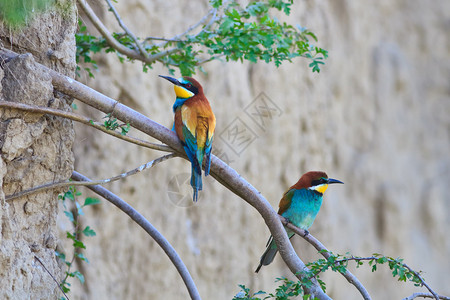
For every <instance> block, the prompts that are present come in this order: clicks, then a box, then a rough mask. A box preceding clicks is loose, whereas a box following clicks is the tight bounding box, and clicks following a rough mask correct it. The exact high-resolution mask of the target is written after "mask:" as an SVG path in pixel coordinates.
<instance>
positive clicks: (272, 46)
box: [76, 0, 328, 76]
mask: <svg viewBox="0 0 450 300" xmlns="http://www.w3.org/2000/svg"><path fill="white" fill-rule="evenodd" d="M292 3H293V0H259V1H253V2H251V3H250V4H248V5H247V6H245V7H242V6H241V5H240V4H238V2H237V1H226V2H222V1H220V0H211V2H210V4H211V6H212V7H213V8H214V9H215V10H216V11H215V13H214V16H213V17H211V18H212V19H211V20H212V21H209V22H208V23H207V24H204V25H203V27H202V29H201V30H200V31H199V32H197V33H195V34H190V33H186V34H182V35H181V37H179V38H174V39H163V40H164V42H162V43H154V41H153V40H152V38H147V39H142V38H137V39H138V41H139V42H142V41H144V42H143V43H142V45H143V48H144V49H145V51H146V52H147V53H146V54H147V55H148V56H150V57H154V56H155V55H157V56H159V57H158V59H155V60H151V61H148V60H147V61H146V60H145V59H142V62H143V71H144V72H147V71H148V70H149V69H150V68H152V65H153V64H154V63H156V61H159V62H161V63H163V64H164V65H165V66H166V67H167V68H168V70H169V73H171V74H174V72H175V69H179V70H180V72H181V74H182V75H183V76H189V75H192V74H195V72H196V70H200V71H203V69H202V65H203V64H204V63H206V62H209V61H212V60H216V59H221V58H224V59H225V60H226V61H240V62H243V61H250V62H254V63H256V62H258V61H264V62H266V63H270V62H273V63H274V64H275V65H276V66H277V67H278V66H280V65H281V64H282V63H283V62H285V61H289V62H292V60H293V59H294V58H297V57H303V58H306V59H308V60H309V61H310V64H309V67H311V68H312V71H313V72H320V67H321V65H323V64H324V62H323V61H324V60H325V59H326V58H327V57H328V52H327V51H326V50H324V49H322V48H320V47H317V46H315V45H314V44H313V43H314V42H317V37H316V36H315V34H314V33H313V32H311V31H309V30H307V29H306V28H303V27H300V26H298V25H297V26H292V25H290V24H287V23H286V22H281V21H279V20H278V19H277V18H276V17H274V16H272V12H274V11H275V12H276V11H280V12H282V13H283V14H285V15H289V14H290V11H291V6H292ZM197 31H198V30H197ZM113 37H114V38H115V39H116V40H117V41H118V42H119V43H120V44H122V45H123V46H125V47H127V48H129V49H132V50H134V51H138V48H137V46H136V44H135V42H134V40H133V39H132V38H131V37H130V36H128V35H127V34H124V33H113ZM76 42H77V62H80V61H82V62H84V63H85V65H86V64H87V65H92V66H93V67H94V68H97V64H96V62H95V60H93V59H92V57H91V53H98V52H100V51H101V50H104V51H105V52H107V53H108V52H115V53H116V54H117V55H118V57H119V60H120V61H121V62H124V61H125V60H129V61H133V59H132V58H126V57H124V56H123V55H122V54H120V53H119V52H117V51H116V50H115V49H113V48H111V47H110V46H109V45H108V44H107V43H106V41H105V39H103V38H97V37H94V36H92V35H89V34H87V33H86V27H85V26H83V25H80V30H79V33H77V35H76ZM174 49H175V51H173V50H174ZM85 69H86V71H87V72H88V73H89V76H92V72H91V69H90V68H85Z"/></svg>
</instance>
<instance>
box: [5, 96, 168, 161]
mask: <svg viewBox="0 0 450 300" xmlns="http://www.w3.org/2000/svg"><path fill="white" fill-rule="evenodd" d="M0 107H7V108H11V109H18V110H23V111H29V112H34V113H43V114H48V115H53V116H58V117H63V118H67V119H70V120H73V121H76V122H80V123H82V124H84V125H88V126H91V127H94V128H95V129H98V130H100V131H103V132H104V133H107V134H109V135H112V136H114V137H116V138H119V139H121V140H124V141H127V142H130V143H133V144H136V145H138V146H142V147H146V148H150V149H154V150H159V151H165V152H172V151H173V150H172V149H171V148H170V147H169V146H166V145H163V144H156V143H150V142H147V141H144V140H141V139H137V138H134V137H131V136H129V135H122V134H120V133H119V132H117V131H114V130H109V129H106V128H105V126H103V124H99V123H97V122H93V121H92V120H91V119H89V118H86V117H85V116H81V115H78V114H75V113H73V112H70V111H63V110H59V109H54V108H48V107H41V106H34V105H27V104H23V103H17V102H11V101H4V100H0Z"/></svg>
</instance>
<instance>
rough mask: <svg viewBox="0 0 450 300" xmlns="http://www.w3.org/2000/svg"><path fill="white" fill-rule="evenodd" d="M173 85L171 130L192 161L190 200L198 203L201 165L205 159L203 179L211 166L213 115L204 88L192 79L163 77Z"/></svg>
mask: <svg viewBox="0 0 450 300" xmlns="http://www.w3.org/2000/svg"><path fill="white" fill-rule="evenodd" d="M159 76H160V77H162V78H165V79H167V80H169V81H170V82H172V83H173V84H174V90H175V95H176V100H175V104H174V105H173V112H174V114H175V122H174V125H173V127H174V130H175V132H176V133H177V135H178V138H179V139H180V140H181V142H182V144H183V146H184V151H186V154H187V156H188V158H189V160H190V161H191V165H192V170H191V186H192V188H193V189H194V195H193V200H194V202H197V200H198V191H201V190H202V164H203V159H204V158H205V176H208V174H209V170H210V167H211V147H212V141H213V136H214V129H215V128H216V117H215V116H214V114H213V112H212V110H211V106H210V105H209V102H208V99H206V97H205V95H204V94H203V88H202V86H201V85H200V83H198V81H197V80H195V79H194V78H192V77H186V76H185V77H182V78H180V79H175V78H172V77H169V76H162V75H159Z"/></svg>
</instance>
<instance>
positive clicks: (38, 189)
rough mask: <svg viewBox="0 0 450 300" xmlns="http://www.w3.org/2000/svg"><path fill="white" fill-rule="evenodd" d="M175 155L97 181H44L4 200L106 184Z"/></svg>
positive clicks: (171, 154) (165, 156) (168, 155)
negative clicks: (57, 189) (62, 188)
mask: <svg viewBox="0 0 450 300" xmlns="http://www.w3.org/2000/svg"><path fill="white" fill-rule="evenodd" d="M175 156H176V154H174V153H170V154H167V155H164V156H161V157H159V158H157V159H155V160H152V161H150V162H148V163H146V164H143V165H141V166H139V167H137V168H135V169H133V170H131V171H128V172H125V173H122V174H119V175H117V176H114V177H111V178H107V179H102V180H97V181H88V182H73V181H70V180H64V181H60V182H52V183H46V184H43V185H40V186H36V187H34V188H31V189H27V190H24V191H21V192H18V193H15V194H12V195H8V196H6V197H5V200H6V201H12V200H14V199H16V198H19V197H24V196H28V195H30V194H34V193H37V192H42V191H46V190H49V189H56V188H61V187H66V186H79V185H82V186H89V185H99V184H107V183H110V182H113V181H117V180H119V179H124V178H126V177H128V176H131V175H134V174H137V173H139V172H142V171H144V170H146V169H149V168H151V167H154V166H156V165H157V164H159V163H161V162H163V161H165V160H168V159H170V158H172V157H175Z"/></svg>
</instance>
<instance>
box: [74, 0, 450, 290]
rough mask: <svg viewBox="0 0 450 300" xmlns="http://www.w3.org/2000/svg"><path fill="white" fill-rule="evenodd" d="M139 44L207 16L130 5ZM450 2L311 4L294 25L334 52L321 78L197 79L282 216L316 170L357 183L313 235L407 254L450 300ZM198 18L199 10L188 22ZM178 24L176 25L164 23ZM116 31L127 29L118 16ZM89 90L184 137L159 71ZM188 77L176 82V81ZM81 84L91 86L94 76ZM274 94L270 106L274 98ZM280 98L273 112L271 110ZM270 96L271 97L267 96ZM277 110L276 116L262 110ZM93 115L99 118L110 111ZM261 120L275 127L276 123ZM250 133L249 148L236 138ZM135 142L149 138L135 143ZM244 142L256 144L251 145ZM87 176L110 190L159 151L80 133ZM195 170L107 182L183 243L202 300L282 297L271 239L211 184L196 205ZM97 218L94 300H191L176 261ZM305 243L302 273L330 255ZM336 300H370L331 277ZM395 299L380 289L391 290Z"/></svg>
mask: <svg viewBox="0 0 450 300" xmlns="http://www.w3.org/2000/svg"><path fill="white" fill-rule="evenodd" d="M117 8H118V9H119V12H120V14H121V17H122V19H123V20H124V21H125V22H126V24H127V25H128V27H129V28H130V29H131V30H133V31H134V33H135V34H137V35H138V36H165V37H171V36H174V35H176V34H178V33H180V32H182V31H183V28H187V27H188V26H189V25H191V24H194V23H195V22H196V21H197V20H199V19H200V18H201V17H202V16H203V14H204V13H206V12H207V10H208V7H207V4H206V2H204V3H203V4H199V3H195V4H194V2H183V1H178V2H176V4H174V3H170V4H169V3H168V2H167V3H166V2H148V1H147V2H145V1H137V0H136V1H127V2H126V3H125V2H119V3H118V4H117ZM449 11H450V2H448V1H444V0H441V1H436V2H434V3H433V5H430V4H429V3H427V2H426V1H378V2H376V3H373V2H370V1H344V0H341V1H298V2H296V3H295V5H294V7H293V9H292V13H291V16H289V17H288V18H286V21H288V22H290V23H293V24H300V25H302V26H306V27H308V29H310V30H312V31H313V32H315V33H316V34H317V36H318V38H319V44H320V45H321V46H323V47H324V48H326V49H327V50H329V51H330V58H329V59H328V60H327V62H326V65H325V67H324V68H323V70H322V72H321V73H320V74H312V73H311V71H310V69H309V68H308V67H307V64H308V62H307V61H306V60H303V59H296V60H295V61H294V63H292V64H289V63H285V64H283V65H282V66H281V67H279V68H275V67H274V66H272V65H266V64H263V63H260V64H256V65H254V64H247V63H246V64H243V65H242V64H239V63H222V62H213V63H209V64H207V65H205V69H206V71H207V75H205V74H199V75H197V76H196V77H197V78H198V80H199V81H200V82H201V83H202V84H203V86H204V88H205V92H206V95H207V97H208V99H209V100H210V101H211V103H212V107H213V110H214V112H215V113H216V116H217V128H216V137H215V141H214V152H215V153H216V154H219V156H220V157H222V158H223V159H224V160H227V161H228V162H229V163H230V164H231V166H232V167H233V168H235V169H236V170H237V171H238V172H240V174H242V176H244V177H245V178H247V179H248V180H249V181H250V182H251V183H252V184H254V185H255V187H256V188H258V189H259V190H260V191H261V192H262V193H263V195H265V197H266V198H267V199H269V201H270V202H271V203H272V204H273V206H274V207H276V206H277V205H278V201H279V199H280V197H281V195H282V193H283V192H284V191H285V190H286V188H288V187H289V186H290V185H292V184H293V183H295V181H296V180H297V179H298V178H299V176H300V175H301V174H302V173H304V172H306V171H308V170H324V171H326V172H327V173H328V174H329V175H330V176H331V177H333V178H337V179H340V180H342V181H344V182H345V185H342V186H332V187H330V188H329V190H328V191H327V194H326V199H325V201H324V205H323V208H322V210H321V211H320V213H319V215H318V218H317V220H316V222H315V224H314V225H313V227H312V228H311V233H312V234H313V235H315V236H316V237H317V238H319V239H320V240H321V241H322V242H323V243H324V244H325V245H327V246H328V247H329V249H331V250H332V251H334V252H336V253H341V254H344V253H346V252H347V251H349V252H351V253H352V254H354V255H361V256H365V255H371V254H372V253H374V252H378V253H383V254H386V255H389V256H393V257H402V258H404V259H405V262H407V263H409V265H410V266H411V267H413V268H414V269H417V270H423V271H424V276H425V278H426V279H427V281H428V282H429V284H430V285H431V286H432V287H434V288H435V289H436V291H437V292H440V293H443V294H447V295H449V294H450V289H449V285H448V276H446V275H448V268H449V266H448V257H447V256H448V253H449V251H450V240H449V239H448V232H447V228H449V225H450V223H449V222H450V219H449V218H448V215H449V213H450V210H449V209H450V207H449V205H450V197H449V194H448V187H447V186H448V183H449V182H450V156H449V149H450V136H449V132H450V117H449V116H450V85H449V81H448V79H449V78H450V62H449V60H448V57H449V54H450V53H449V49H450V44H449V43H450V40H449V38H448V31H449V15H448V12H449ZM185 12H189V14H186V13H185ZM169 15H170V20H168V19H167V16H169ZM104 19H105V24H106V25H107V26H109V28H116V30H119V29H118V28H117V24H116V23H115V20H114V18H113V17H112V16H111V15H109V14H107V13H106V12H105V14H104ZM99 63H100V71H99V72H98V73H96V75H95V76H96V78H95V79H94V80H89V85H91V86H92V87H93V88H95V89H98V90H99V91H101V92H103V93H106V94H107V95H109V96H111V97H113V98H115V99H119V100H120V101H121V102H122V103H124V104H126V105H129V106H131V107H133V108H134V109H136V110H139V111H140V112H142V113H144V114H146V115H148V116H149V117H151V118H152V119H154V120H155V121H157V122H159V123H161V124H164V125H165V126H167V127H171V126H172V124H171V122H172V118H173V116H172V111H171V107H172V103H173V101H174V95H173V89H172V87H171V85H170V84H169V83H168V82H166V81H165V80H162V79H160V78H158V77H157V75H158V74H167V70H165V69H163V68H162V67H158V66H157V67H155V69H153V70H151V71H150V72H149V73H148V74H144V73H142V70H141V66H140V64H139V63H135V64H119V63H118V61H117V58H116V57H115V56H114V55H109V56H107V57H104V58H101V59H99ZM178 75H179V74H178ZM83 80H84V79H83ZM261 93H264V94H265V96H264V94H261ZM264 97H267V98H268V99H270V100H271V102H268V101H266V102H264V100H262V99H266V98H264ZM266 100H267V99H266ZM264 103H266V104H268V105H269V108H271V109H273V110H270V111H271V112H273V114H271V115H269V114H267V111H266V114H265V117H263V119H260V118H259V117H258V116H255V115H254V114H252V113H255V112H256V109H258V108H260V111H263V112H264V108H261V106H262V107H264V105H263V104H264ZM91 116H93V117H95V118H96V119H97V120H100V118H101V117H102V115H101V114H94V113H92V114H91ZM263 122H264V123H263ZM239 128H240V129H242V128H247V130H248V136H247V138H249V139H248V140H249V141H250V142H248V143H244V144H242V143H240V142H239V141H237V140H236V139H234V138H233V137H235V138H236V136H233V130H234V129H239ZM131 134H132V135H134V134H136V133H134V132H131ZM244 140H246V139H244ZM75 153H76V157H79V158H83V159H82V160H81V159H79V160H78V161H77V163H76V169H77V170H79V171H80V172H82V173H84V174H85V175H87V176H89V177H91V178H94V179H100V178H108V177H110V176H113V175H114V174H118V173H120V172H123V171H124V170H128V169H132V168H134V167H137V166H139V165H140V164H143V163H145V162H147V161H149V160H151V159H154V158H156V157H157V156H159V155H160V153H156V152H155V151H149V150H145V149H139V148H137V147H136V146H133V145H127V144H125V143H123V142H121V141H117V140H115V139H114V138H111V137H107V136H105V135H103V134H101V133H99V132H94V131H92V130H91V129H85V128H79V130H78V129H77V142H76V146H75ZM189 172H190V166H189V164H188V163H187V162H186V161H183V160H181V159H172V160H170V161H168V162H164V163H163V164H161V165H158V166H157V167H155V168H153V169H151V170H150V171H146V172H145V173H141V174H139V175H137V176H134V177H133V178H132V179H131V178H129V179H126V180H125V181H122V182H115V183H113V184H111V185H109V186H108V188H109V189H111V190H112V191H113V192H115V193H117V194H118V195H120V196H121V197H123V198H124V199H125V200H126V201H128V202H129V203H131V204H132V205H133V206H134V207H135V208H137V209H138V210H139V211H140V212H141V213H142V214H144V215H145V216H146V217H147V218H148V220H150V222H152V223H153V224H154V226H156V227H157V228H158V229H159V230H160V231H161V232H162V233H163V234H164V235H165V236H166V237H167V239H168V240H169V241H170V242H171V243H172V245H173V246H174V247H175V248H176V250H177V251H178V252H179V253H180V255H181V257H182V258H183V260H184V261H185V263H186V265H187V266H188V268H189V270H190V272H191V274H192V276H193V278H194V280H195V281H196V282H197V284H198V287H199V290H200V294H201V295H202V297H203V298H204V299H231V298H232V296H233V295H234V294H235V293H237V292H238V291H239V288H238V284H246V285H247V286H249V287H251V288H252V289H254V291H258V290H260V289H264V290H268V291H271V289H272V288H273V287H274V286H275V283H274V280H275V278H277V277H280V276H283V275H288V274H289V271H288V270H287V268H286V267H285V265H284V263H283V262H282V261H281V259H280V258H279V257H277V258H276V259H275V263H274V264H273V265H270V266H268V267H264V268H263V269H262V270H261V271H260V273H259V274H257V275H256V274H254V269H255V268H256V266H257V264H258V261H259V258H260V255H261V254H262V252H263V250H264V246H265V243H266V240H267V238H268V230H267V229H266V227H265V224H264V222H263V220H262V218H260V216H259V215H258V214H257V213H256V212H255V211H254V210H253V209H252V208H251V207H249V206H248V205H247V204H246V203H245V202H244V201H242V200H241V199H239V198H237V197H236V196H235V195H233V194H232V193H231V192H229V191H227V190H226V189H225V188H224V187H222V186H221V185H220V184H219V183H218V182H216V181H215V180H213V179H211V178H207V179H206V180H205V183H204V191H203V192H202V193H201V197H200V199H199V202H198V203H197V204H195V205H192V204H191V203H190V202H189V199H188V198H189V197H190V195H191V190H190V188H189V187H188V186H186V185H183V186H182V187H180V188H179V189H180V191H181V194H182V195H183V194H186V195H187V198H186V199H185V200H182V199H178V198H177V196H175V197H174V196H173V195H174V194H176V193H173V191H175V192H177V191H178V187H177V185H176V182H177V181H176V180H175V179H177V180H181V181H183V180H184V179H186V176H187V174H188V173H189ZM86 222H87V223H89V224H92V226H93V227H94V228H95V229H96V231H97V234H98V235H97V237H95V238H92V239H90V240H89V242H88V244H87V248H88V249H87V252H86V255H87V257H88V258H89V259H90V261H91V264H90V265H89V266H87V267H86V279H87V281H88V284H87V285H86V287H85V290H84V291H85V292H81V293H80V298H82V299H85V298H86V299H125V298H127V299H134V298H146V299H186V298H187V293H186V289H185V288H184V286H183V284H182V281H181V280H180V277H179V276H178V274H177V272H176V271H175V269H174V267H173V266H172V265H171V264H170V262H169V260H168V259H167V258H166V257H165V255H164V253H163V251H161V249H160V248H159V247H158V246H157V245H156V243H155V242H153V241H152V240H150V238H149V237H147V236H146V235H145V234H144V232H143V231H142V230H141V229H140V228H139V227H138V226H136V225H135V224H133V223H132V222H131V221H130V220H129V218H128V217H127V216H125V215H123V214H122V213H120V212H119V211H118V210H117V209H116V208H115V207H113V206H111V205H110V204H108V203H104V204H102V205H101V206H99V207H97V209H95V210H91V214H90V215H88V217H87V218H86ZM293 243H294V247H295V248H296V249H297V250H298V253H299V255H300V257H301V258H302V259H304V260H305V261H311V260H313V259H317V258H319V257H320V256H318V255H317V254H316V251H315V249H313V248H312V247H310V246H309V245H308V244H307V243H306V242H304V241H303V240H302V239H301V238H298V237H296V238H294V239H293ZM379 269H380V271H378V272H376V273H374V274H373V273H371V272H370V267H368V266H366V267H362V268H359V269H356V270H355V274H356V275H357V276H358V277H359V279H360V280H361V281H362V283H363V284H365V286H366V287H367V288H368V290H369V292H370V293H371V294H372V295H373V298H374V299H400V298H403V297H406V296H409V295H410V294H411V293H413V292H415V291H424V289H419V288H414V286H413V284H411V283H398V282H397V280H396V279H393V278H392V276H391V275H390V273H389V271H388V270H387V268H386V269H385V268H383V267H380V268H379ZM323 279H324V280H325V281H326V282H327V286H328V288H327V291H328V293H329V294H330V296H332V297H334V298H335V299H360V296H359V294H358V293H357V291H356V289H355V288H354V287H352V286H351V285H349V284H348V283H347V282H346V280H345V279H343V278H342V276H340V275H339V274H326V275H325V276H324V277H323ZM380 287H383V288H380Z"/></svg>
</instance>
